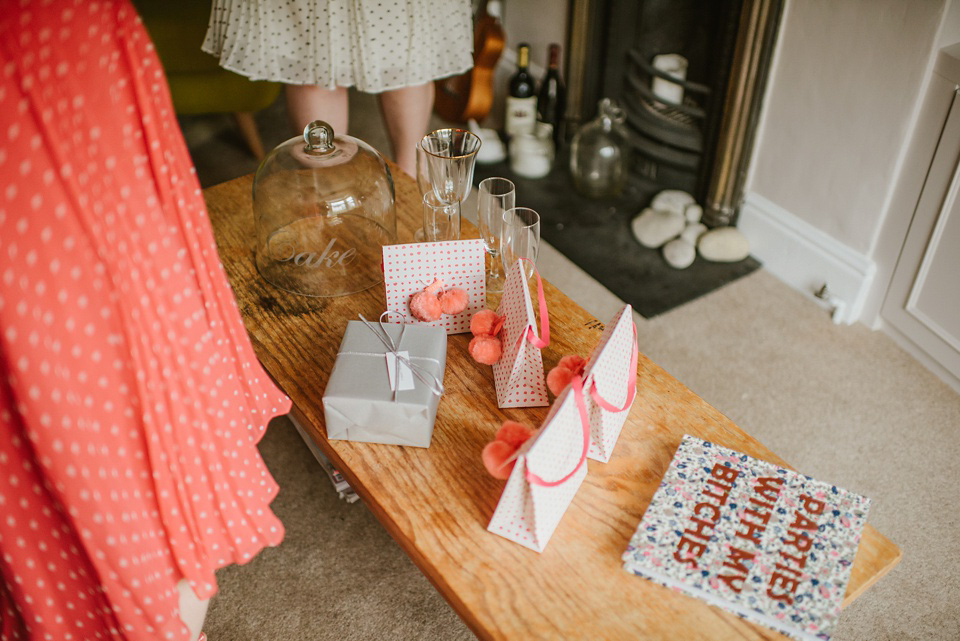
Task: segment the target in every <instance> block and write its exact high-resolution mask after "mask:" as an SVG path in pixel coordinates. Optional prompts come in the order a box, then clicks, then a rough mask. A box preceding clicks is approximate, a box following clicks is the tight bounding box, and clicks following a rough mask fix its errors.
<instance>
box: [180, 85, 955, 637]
mask: <svg viewBox="0 0 960 641" xmlns="http://www.w3.org/2000/svg"><path fill="white" fill-rule="evenodd" d="M363 104H364V105H365V106H366V107H365V108H366V109H368V110H367V111H365V112H364V114H361V115H360V116H359V117H357V118H356V119H355V120H354V122H363V123H367V124H368V125H369V126H373V127H376V126H377V125H378V123H377V122H376V118H375V112H370V111H369V108H370V107H371V102H370V101H367V102H366V103H363ZM358 108H359V107H358ZM370 113H374V116H373V117H371V116H370ZM370 123H373V124H372V125H370ZM187 124H188V125H189V123H187ZM185 129H189V127H187V126H185ZM351 133H353V135H357V136H360V137H363V138H364V139H366V140H368V141H370V142H371V143H372V144H374V146H377V147H378V148H381V149H387V147H386V146H385V145H384V141H383V137H382V132H378V131H376V130H375V129H367V130H363V129H361V130H360V131H357V130H356V129H353V128H352V131H351ZM187 134H188V135H187V138H188V140H191V136H190V132H189V131H187ZM205 144H206V143H205V142H204V141H202V140H200V141H199V142H197V143H196V145H191V148H192V151H194V153H195V158H197V157H198V155H200V154H202V153H203V147H204V145H205ZM238 144H239V143H238ZM273 144H275V143H273ZM220 158H221V159H222V156H220ZM200 164H201V163H199V162H198V166H199V165H200ZM246 171H249V169H247V170H246ZM241 173H243V172H241ZM540 264H541V271H542V273H543V276H544V277H545V278H547V279H548V280H550V281H552V282H553V283H554V284H556V285H558V286H559V287H560V288H561V289H562V290H563V291H565V292H566V293H567V294H568V295H570V296H571V297H572V298H573V299H574V300H576V301H577V302H579V303H580V304H581V305H582V306H583V307H585V308H586V309H587V310H588V311H590V312H591V313H592V314H594V315H595V316H597V317H598V318H600V319H606V318H608V317H609V316H611V315H612V313H613V312H614V311H615V310H616V309H617V306H618V305H619V304H620V303H619V301H617V300H616V298H614V297H613V296H612V295H611V294H610V293H609V292H606V291H605V290H603V289H602V288H601V287H599V286H598V285H597V284H596V283H595V282H593V281H592V279H590V278H589V276H587V275H586V274H583V273H582V272H581V271H579V270H578V269H577V268H576V267H575V266H573V265H572V263H570V262H569V261H567V260H566V259H565V258H563V257H562V256H559V255H557V254H556V253H555V252H551V251H550V250H549V248H547V249H546V250H544V252H543V254H542V258H541V263H540ZM635 321H636V324H637V329H638V336H639V341H640V348H641V350H642V351H643V352H644V353H645V354H647V356H649V357H650V358H651V359H652V360H654V361H655V362H657V363H658V364H660V365H661V366H663V367H664V368H665V369H666V370H667V371H668V372H670V373H671V374H672V375H673V376H675V377H676V378H678V379H679V380H680V381H682V382H684V383H685V384H686V385H687V386H689V387H690V388H691V389H692V390H693V391H695V392H696V393H697V394H699V395H700V396H702V397H703V398H704V399H706V400H707V401H708V402H710V403H711V404H712V405H714V406H715V407H717V408H718V409H719V410H720V411H722V412H723V413H724V414H726V415H727V416H728V417H730V418H731V419H732V420H733V421H734V422H736V423H737V424H738V425H740V426H741V427H742V428H744V429H745V430H746V431H748V432H749V433H751V434H752V435H754V436H756V437H757V438H758V439H759V440H760V441H762V442H763V443H765V444H766V445H768V446H769V447H770V448H771V449H773V450H774V451H775V452H777V453H778V454H780V455H781V456H782V457H783V458H784V459H785V460H787V461H788V462H790V463H791V464H792V465H793V466H795V467H796V468H797V469H799V470H800V471H802V472H804V473H807V474H810V475H812V476H814V477H817V478H820V479H822V480H825V481H830V482H833V483H835V484H838V485H841V486H843V487H846V488H848V489H850V490H853V491H856V492H860V493H863V494H866V495H867V496H870V497H871V498H872V499H873V506H872V508H871V512H870V518H869V522H870V523H872V524H873V525H874V526H875V527H876V528H877V529H878V530H879V531H880V532H882V533H883V534H885V535H886V536H888V537H890V538H891V539H892V540H893V541H894V542H895V543H897V544H898V545H899V546H900V547H901V549H902V550H903V555H904V556H903V561H902V562H901V563H900V565H899V566H898V567H896V568H895V569H894V570H893V571H892V572H891V573H890V574H889V575H888V576H886V577H885V578H883V579H882V580H881V581H880V582H879V583H878V584H877V585H875V586H874V587H872V588H871V589H869V590H868V591H867V592H866V593H865V594H864V595H863V596H862V597H861V598H860V599H858V600H857V601H856V602H854V604H853V605H852V606H850V607H849V608H848V609H847V610H846V611H845V612H844V614H843V615H842V617H841V623H840V625H839V628H838V629H837V631H836V634H835V637H834V638H835V639H837V641H883V640H891V641H893V640H896V641H901V640H904V639H931V640H933V639H936V640H957V639H960V500H958V499H957V493H958V486H960V396H958V395H957V394H956V393H954V392H953V391H952V390H951V389H950V388H949V387H947V385H945V384H944V383H942V382H941V381H940V380H939V379H937V378H936V377H935V376H934V375H933V374H931V373H929V372H928V371H927V370H926V369H924V368H923V367H922V366H921V365H920V364H919V363H917V362H916V361H915V360H913V359H912V358H911V357H910V356H908V355H907V354H906V353H904V352H903V351H902V350H901V349H899V348H898V347H897V346H896V345H895V344H894V343H893V342H892V341H891V340H889V339H888V338H887V337H886V336H884V335H883V334H881V333H879V332H872V331H870V330H869V329H867V328H865V327H863V326H861V325H855V326H852V327H838V326H835V325H833V324H832V323H831V322H830V319H829V317H828V315H827V313H826V312H825V311H823V310H821V309H820V308H819V307H818V306H817V305H816V304H814V303H813V302H810V301H809V300H807V299H805V298H803V297H802V296H801V295H799V294H797V293H796V292H794V291H792V290H791V289H789V288H788V287H786V286H785V285H783V284H782V283H780V282H779V281H777V280H775V279H774V278H773V277H772V276H770V275H769V274H768V273H767V272H765V271H763V270H760V271H758V272H756V273H754V274H752V275H750V276H747V277H745V278H743V279H741V280H739V281H736V282H734V283H732V284H730V285H728V286H726V287H724V288H723V289H720V290H718V291H716V292H713V293H712V294H709V295H707V296H705V297H702V298H700V299H698V300H695V301H693V302H691V303H688V304H687V305H684V306H683V307H680V308H677V309H675V310H673V311H671V312H668V313H666V314H664V315H662V316H659V317H657V318H655V319H653V320H649V321H648V320H645V319H643V318H641V317H640V316H636V317H635ZM261 451H262V452H263V456H264V458H265V460H266V461H267V463H268V465H269V466H270V469H271V470H272V471H273V473H274V475H275V476H276V478H277V480H278V481H279V483H280V487H281V492H280V495H279V496H278V498H277V500H276V501H275V503H274V508H275V510H276V512H277V514H278V515H279V517H280V518H281V519H282V521H283V522H284V524H285V525H286V527H287V535H286V539H285V540H284V542H283V543H282V544H281V545H280V546H278V547H277V548H273V549H269V550H266V551H264V552H263V553H262V554H260V555H259V556H258V557H256V558H255V559H253V560H252V561H251V562H250V563H248V564H247V565H245V566H238V567H231V568H227V569H224V570H222V571H221V572H220V573H219V574H218V580H219V582H220V593H219V595H218V596H217V597H215V598H214V600H213V602H212V604H211V607H210V611H209V614H208V617H207V622H206V625H205V630H206V632H207V634H208V636H209V638H210V639H211V641H225V640H236V641H244V640H247V639H249V640H261V639H289V640H291V641H292V640H294V639H296V640H298V641H299V640H316V641H321V640H337V641H351V640H357V641H361V640H363V641H380V640H384V641H387V640H390V641H393V640H399V639H418V640H419V639H423V640H456V639H472V638H474V637H473V635H472V634H471V633H470V632H469V631H468V630H467V629H466V627H465V626H464V625H463V624H462V623H461V622H460V620H459V619H458V618H457V616H456V614H454V612H453V611H452V610H451V609H450V607H449V606H448V605H447V604H446V602H445V601H444V600H443V598H442V597H440V595H439V594H438V593H437V592H436V591H435V590H434V589H433V587H432V586H431V585H430V584H429V582H428V581H427V580H426V579H425V578H424V577H423V576H422V575H421V574H420V572H419V571H418V570H417V569H416V568H415V567H414V565H413V564H412V563H411V562H410V561H409V560H408V559H407V558H406V556H405V555H404V553H403V552H402V551H401V550H400V548H399V547H398V546H397V545H396V544H395V543H394V542H393V541H392V539H391V538H390V537H389V535H388V534H387V533H386V532H385V530H384V529H383V528H382V527H381V526H380V525H379V524H378V523H377V521H376V519H374V518H373V516H372V515H371V514H370V513H369V512H368V511H367V509H366V508H365V507H364V506H363V504H362V503H356V504H352V505H351V504H346V503H345V502H343V501H340V500H339V499H338V498H337V495H336V493H335V492H334V491H333V489H332V488H331V486H330V483H329V481H328V479H327V477H326V476H325V474H324V473H323V471H322V470H321V469H320V468H319V467H318V465H317V464H316V462H315V461H314V459H313V457H312V455H311V453H310V452H309V450H308V449H307V447H306V446H305V445H304V444H303V442H302V441H301V440H300V437H299V435H298V434H297V433H296V431H295V430H294V429H293V427H292V426H291V425H290V424H289V422H288V421H286V420H285V419H278V420H276V421H275V422H274V424H273V425H272V426H271V427H270V429H269V430H268V432H267V436H266V437H265V439H264V441H263V442H262V446H261ZM561 527H562V524H561ZM638 580H640V579H638ZM680 641H682V640H680Z"/></svg>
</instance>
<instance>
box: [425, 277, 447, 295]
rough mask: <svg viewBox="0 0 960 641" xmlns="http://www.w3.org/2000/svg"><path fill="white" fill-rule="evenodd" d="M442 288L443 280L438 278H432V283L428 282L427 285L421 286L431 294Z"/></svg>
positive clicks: (437, 292)
mask: <svg viewBox="0 0 960 641" xmlns="http://www.w3.org/2000/svg"><path fill="white" fill-rule="evenodd" d="M442 290H443V281H442V280H440V279H439V278H434V279H433V282H432V283H430V284H429V285H427V286H426V287H424V288H423V291H425V292H426V293H428V294H433V295H434V296H436V295H437V294H439V293H440V292H441V291H442Z"/></svg>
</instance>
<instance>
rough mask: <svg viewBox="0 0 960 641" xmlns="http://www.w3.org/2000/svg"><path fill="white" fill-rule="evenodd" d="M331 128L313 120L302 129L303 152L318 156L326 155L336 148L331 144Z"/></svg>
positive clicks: (320, 121) (332, 134)
mask: <svg viewBox="0 0 960 641" xmlns="http://www.w3.org/2000/svg"><path fill="white" fill-rule="evenodd" d="M333 136H334V132H333V127H331V126H330V125H329V124H327V123H326V122H324V121H323V120H314V121H313V122H311V123H310V124H308V125H307V126H306V127H304V128H303V140H304V142H305V143H306V145H305V146H304V148H303V149H304V151H306V152H307V153H308V154H311V155H314V156H319V155H322V154H328V153H330V152H331V151H333V150H334V149H336V147H335V146H334V144H333Z"/></svg>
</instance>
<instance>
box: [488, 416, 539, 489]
mask: <svg viewBox="0 0 960 641" xmlns="http://www.w3.org/2000/svg"><path fill="white" fill-rule="evenodd" d="M531 436H533V430H532V429H530V428H529V427H527V426H526V425H524V424H523V423H517V422H516V421H504V422H503V425H501V426H500V429H499V430H497V435H496V436H495V437H494V439H493V441H491V442H489V443H487V445H486V447H484V448H483V453H482V454H481V455H480V458H481V460H482V461H483V466H484V467H485V468H487V472H489V473H490V476H492V477H493V478H495V479H501V480H504V479H508V478H510V472H512V471H513V466H514V465H516V464H517V461H516V459H513V460H510V459H511V457H512V456H513V455H514V453H515V452H516V451H517V450H519V449H520V446H521V445H523V444H524V443H526V442H527V440H528V439H529V438H530V437H531Z"/></svg>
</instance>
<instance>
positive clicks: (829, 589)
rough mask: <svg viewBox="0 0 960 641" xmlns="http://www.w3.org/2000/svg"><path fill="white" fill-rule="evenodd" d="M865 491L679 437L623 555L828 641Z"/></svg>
mask: <svg viewBox="0 0 960 641" xmlns="http://www.w3.org/2000/svg"><path fill="white" fill-rule="evenodd" d="M869 507H870V499H868V498H865V497H863V496H860V495H858V494H853V493H852V492H848V491H846V490H843V489H841V488H838V487H835V486H833V485H830V484H829V483H823V482H820V481H817V480H814V479H812V478H810V477H808V476H804V475H802V474H798V473H796V472H792V471H790V470H787V469H784V468H782V467H779V466H776V465H773V464H771V463H766V462H764V461H760V460H758V459H755V458H753V457H751V456H747V455H746V454H741V453H740V452H735V451H734V450H730V449H727V448H724V447H720V446H717V445H714V444H712V443H709V442H707V441H703V440H701V439H698V438H695V437H693V436H689V435H687V436H684V438H683V442H682V443H681V444H680V447H679V449H678V450H677V453H676V454H675V455H674V458H673V461H672V462H671V463H670V467H669V468H668V469H667V472H666V474H665V475H664V477H663V481H661V483H660V488H659V489H658V490H657V492H656V494H654V496H653V500H652V501H651V503H650V507H648V508H647V511H646V513H645V514H644V516H643V519H642V520H641V521H640V525H639V527H638V528H637V531H636V533H635V534H634V535H633V538H632V539H631V540H630V544H629V546H628V547H627V550H626V552H624V554H623V564H624V568H625V569H626V570H627V571H629V572H632V573H633V574H637V575H639V576H642V577H646V578H648V579H650V580H652V581H655V582H657V583H660V584H662V585H665V586H667V587H670V588H674V589H677V590H680V591H682V592H684V593H686V594H688V595H690V596H694V597H697V598H700V599H703V600H704V601H706V602H707V603H710V604H711V605H715V606H718V607H721V608H724V609H726V610H728V611H730V612H733V613H734V614H737V615H739V616H741V617H743V618H744V619H747V620H748V621H751V622H753V623H758V624H761V625H765V626H768V627H771V628H773V629H775V630H776V631H778V632H780V633H782V634H785V635H787V636H789V637H791V638H794V639H802V640H804V641H813V640H821V639H829V638H830V633H831V631H832V629H833V627H834V626H835V624H836V621H837V618H838V616H839V615H840V605H841V602H842V600H843V595H844V592H845V590H846V587H847V582H848V581H849V579H850V570H851V567H852V566H853V559H854V556H856V553H857V546H858V545H859V542H860V535H861V533H862V531H863V527H864V524H865V523H866V519H867V511H868V510H869Z"/></svg>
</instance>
